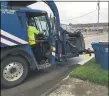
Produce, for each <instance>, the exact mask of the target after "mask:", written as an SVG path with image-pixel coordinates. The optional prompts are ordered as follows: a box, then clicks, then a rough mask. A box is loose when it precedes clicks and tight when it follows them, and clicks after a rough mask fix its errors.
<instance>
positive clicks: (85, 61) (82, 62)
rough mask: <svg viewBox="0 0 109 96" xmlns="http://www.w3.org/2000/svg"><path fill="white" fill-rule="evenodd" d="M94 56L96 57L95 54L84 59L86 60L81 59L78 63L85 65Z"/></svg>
mask: <svg viewBox="0 0 109 96" xmlns="http://www.w3.org/2000/svg"><path fill="white" fill-rule="evenodd" d="M93 57H95V56H94V55H92V56H91V57H90V58H89V59H87V60H84V61H81V62H79V63H78V64H80V65H84V64H85V63H87V62H88V61H89V60H91V59H92V58H93Z"/></svg>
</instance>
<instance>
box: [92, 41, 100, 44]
mask: <svg viewBox="0 0 109 96" xmlns="http://www.w3.org/2000/svg"><path fill="white" fill-rule="evenodd" d="M98 43H99V41H98V40H96V41H92V42H91V44H98Z"/></svg>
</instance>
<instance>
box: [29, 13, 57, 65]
mask: <svg viewBox="0 0 109 96" xmlns="http://www.w3.org/2000/svg"><path fill="white" fill-rule="evenodd" d="M37 14H38V13H35V15H34V16H31V19H33V20H34V25H35V26H36V28H37V29H38V30H39V32H43V34H44V38H42V39H41V38H39V39H40V40H39V39H38V40H39V42H41V44H42V45H43V43H44V42H48V47H49V51H48V52H49V59H50V63H51V64H55V50H56V48H55V40H54V32H53V30H52V23H51V22H50V19H49V18H48V16H47V14H45V15H40V16H38V15H37ZM29 16H30V15H29ZM44 47H46V46H44ZM41 49H42V47H41ZM45 49H46V48H45Z"/></svg>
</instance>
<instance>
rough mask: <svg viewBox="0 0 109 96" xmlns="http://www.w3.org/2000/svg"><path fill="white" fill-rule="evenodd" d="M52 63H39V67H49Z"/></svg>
mask: <svg viewBox="0 0 109 96" xmlns="http://www.w3.org/2000/svg"><path fill="white" fill-rule="evenodd" d="M50 66H51V64H50V63H44V64H42V65H39V69H44V68H47V67H50Z"/></svg>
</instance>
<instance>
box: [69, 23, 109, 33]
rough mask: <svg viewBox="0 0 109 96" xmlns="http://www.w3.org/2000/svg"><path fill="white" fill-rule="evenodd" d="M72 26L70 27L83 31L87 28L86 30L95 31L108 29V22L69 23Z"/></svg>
mask: <svg viewBox="0 0 109 96" xmlns="http://www.w3.org/2000/svg"><path fill="white" fill-rule="evenodd" d="M69 26H72V29H83V30H84V31H85V30H86V29H87V30H88V31H97V30H103V31H108V27H109V26H108V23H99V25H98V24H97V23H88V24H69Z"/></svg>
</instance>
